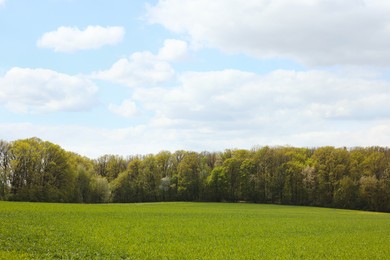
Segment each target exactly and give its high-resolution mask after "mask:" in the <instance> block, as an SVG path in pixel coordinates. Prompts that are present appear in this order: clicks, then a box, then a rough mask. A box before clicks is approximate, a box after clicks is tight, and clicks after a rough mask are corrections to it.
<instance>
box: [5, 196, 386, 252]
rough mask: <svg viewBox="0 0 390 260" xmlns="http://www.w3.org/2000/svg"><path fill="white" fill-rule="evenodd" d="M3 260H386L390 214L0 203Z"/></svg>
mask: <svg viewBox="0 0 390 260" xmlns="http://www.w3.org/2000/svg"><path fill="white" fill-rule="evenodd" d="M0 223H2V224H1V225H0V258H2V259H12V258H14V259H23V258H29V259H31V258H34V259H43V258H84V259H85V258H86V259H91V258H93V259H95V258H102V259H120V258H130V259H269V258H272V259H275V258H278V259H297V258H298V259H299V258H305V259H324V258H326V259H340V258H341V259H342V258H348V259H386V258H388V256H389V255H390V245H389V243H388V241H389V240H390V214H386V213H373V212H362V211H350V210H338V209H325V208H312V207H299V206H295V207H291V206H280V205H279V206H278V205H262V204H248V203H234V204H229V203H189V202H174V203H172V202H171V203H141V204H106V205H88V204H87V205H86V204H50V203H45V204H43V203H15V202H0Z"/></svg>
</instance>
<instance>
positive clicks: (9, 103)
mask: <svg viewBox="0 0 390 260" xmlns="http://www.w3.org/2000/svg"><path fill="white" fill-rule="evenodd" d="M96 91H97V87H96V86H95V85H94V84H93V83H92V82H91V81H89V80H86V79H83V78H81V77H78V76H70V75H66V74H62V73H58V72H55V71H52V70H47V69H28V68H17V67H16V68H12V69H10V70H9V71H7V72H6V74H5V75H4V76H3V77H1V78H0V105H3V106H5V107H6V108H7V109H9V110H11V111H14V112H19V113H42V112H53V111H74V110H84V109H88V108H90V107H91V106H92V105H94V104H95V102H96V100H95V93H96Z"/></svg>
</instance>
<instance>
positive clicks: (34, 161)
mask: <svg viewBox="0 0 390 260" xmlns="http://www.w3.org/2000/svg"><path fill="white" fill-rule="evenodd" d="M0 200H9V201H32V202H67V203H108V202H112V203H127V202H155V201H156V202H157V201H213V202H219V201H226V202H254V203H270V204H285V205H310V206H321V207H334V208H344V209H362V210H370V211H383V212H390V149H389V148H387V147H353V148H346V147H342V148H336V147H331V146H327V147H318V148H297V147H289V146H276V147H269V146H264V147H255V148H253V149H251V150H244V149H227V150H225V151H221V152H207V151H205V152H193V151H183V150H179V151H176V152H169V151H161V152H159V153H157V154H148V155H132V156H127V157H123V156H118V155H102V156H100V157H99V158H97V159H90V158H87V157H84V156H81V155H78V154H76V153H73V152H69V151H66V150H64V149H63V148H61V147H60V146H59V145H56V144H53V143H51V142H48V141H42V140H41V139H39V138H29V139H22V140H16V141H12V142H7V141H0Z"/></svg>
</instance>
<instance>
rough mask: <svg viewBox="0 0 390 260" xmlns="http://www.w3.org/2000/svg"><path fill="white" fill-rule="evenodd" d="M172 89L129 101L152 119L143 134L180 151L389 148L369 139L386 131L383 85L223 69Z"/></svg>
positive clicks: (335, 76)
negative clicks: (152, 133)
mask: <svg viewBox="0 0 390 260" xmlns="http://www.w3.org/2000/svg"><path fill="white" fill-rule="evenodd" d="M177 85H178V86H177V87H172V88H169V89H166V88H149V89H141V88H140V89H135V91H134V94H133V96H132V99H133V100H134V101H136V102H137V103H140V104H142V106H143V108H145V109H148V110H150V111H153V112H154V114H155V116H154V118H153V119H152V120H151V121H150V122H149V126H148V127H149V128H153V129H160V130H161V131H164V132H167V133H171V134H173V133H174V136H175V138H176V142H179V143H182V144H186V145H185V146H184V147H195V148H199V149H202V148H201V147H203V149H211V150H213V149H221V147H222V148H226V147H232V146H233V147H246V148H250V146H251V145H255V144H267V145H283V144H291V145H298V146H307V145H308V146H317V145H336V146H338V145H340V146H342V145H350V146H355V145H369V144H371V145H372V144H381V145H389V143H388V140H386V139H385V138H384V132H383V131H382V132H381V133H382V134H381V135H378V137H376V136H375V135H374V134H372V133H374V132H377V130H375V131H374V130H373V129H377V127H378V126H379V125H381V126H382V128H381V129H383V128H386V129H387V128H388V127H390V125H389V122H390V112H389V111H390V94H389V91H388V90H389V89H390V83H389V82H387V81H383V80H378V79H375V78H361V77H352V78H349V77H346V76H344V75H343V74H342V73H334V72H324V71H315V70H313V71H306V72H296V71H286V70H279V71H273V72H271V73H268V74H265V75H259V74H256V73H249V72H243V71H237V70H225V71H214V72H191V73H184V74H182V75H180V76H179V82H178V84H177ZM378 131H379V130H378ZM162 136H169V134H166V135H162ZM341 137H342V138H341ZM325 140H326V142H327V143H326V142H325ZM195 148H194V149H195Z"/></svg>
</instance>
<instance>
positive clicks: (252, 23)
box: [0, 0, 390, 158]
mask: <svg viewBox="0 0 390 260" xmlns="http://www.w3.org/2000/svg"><path fill="white" fill-rule="evenodd" d="M0 33H1V34H0V35H1V41H0V139H3V140H8V141H12V140H16V139H20V138H27V137H32V136H37V137H39V138H41V139H44V140H48V141H51V142H54V143H57V144H59V145H61V146H62V147H64V148H65V149H67V150H71V151H74V152H77V153H80V154H82V155H86V156H89V157H92V158H96V157H98V156H100V155H103V154H121V155H132V154H147V153H157V152H159V151H161V150H170V151H175V150H178V149H185V150H195V151H203V150H208V151H221V150H224V149H227V148H244V149H250V148H251V147H253V146H262V145H292V146H303V147H314V146H323V145H333V146H349V147H351V146H371V145H381V146H389V145H390V137H389V134H388V133H389V132H390V77H389V75H390V74H389V72H390V71H389V66H390V48H389V46H390V4H389V3H388V1H385V0H370V1H368V0H347V1H343V2H340V1H336V0H330V1H322V0H313V1H306V0H297V1H285V0H274V1H267V0H248V1H237V0H223V1H222V0H215V1H206V0H198V1H186V0H180V1H179V0H155V1H124V0H117V1H107V0H94V1H92V0H83V1H76V0H37V1H25V0H0Z"/></svg>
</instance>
